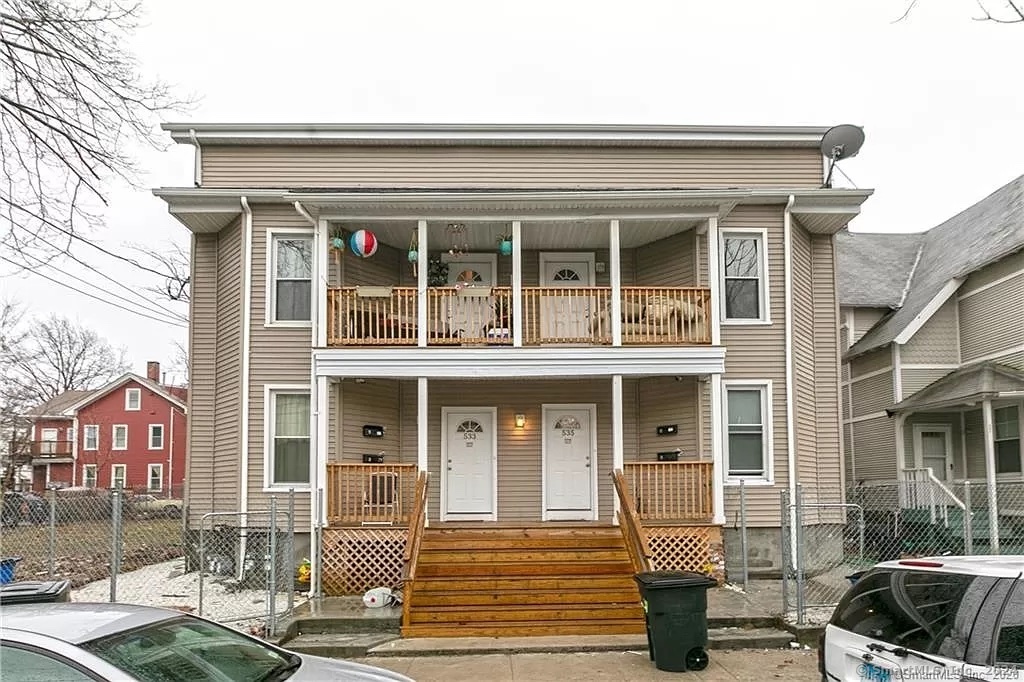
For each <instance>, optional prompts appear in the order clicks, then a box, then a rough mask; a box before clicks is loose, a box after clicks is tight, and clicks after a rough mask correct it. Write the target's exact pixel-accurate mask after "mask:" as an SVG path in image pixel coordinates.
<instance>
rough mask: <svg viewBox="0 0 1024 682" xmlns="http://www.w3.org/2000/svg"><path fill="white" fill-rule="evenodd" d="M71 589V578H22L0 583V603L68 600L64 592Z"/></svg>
mask: <svg viewBox="0 0 1024 682" xmlns="http://www.w3.org/2000/svg"><path fill="white" fill-rule="evenodd" d="M70 589H71V581H69V580H43V581H40V580H21V581H19V582H16V583H8V584H7V585H0V604H32V603H40V602H54V601H67V597H66V595H65V594H64V593H66V592H68V591H69V590H70Z"/></svg>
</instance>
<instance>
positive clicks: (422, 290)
mask: <svg viewBox="0 0 1024 682" xmlns="http://www.w3.org/2000/svg"><path fill="white" fill-rule="evenodd" d="M416 254H417V256H416V345H417V346H419V347H421V348H425V347H426V345H427V282H428V279H427V270H428V269H429V268H430V260H429V259H428V258H427V221H426V220H420V221H419V222H417V223H416Z"/></svg>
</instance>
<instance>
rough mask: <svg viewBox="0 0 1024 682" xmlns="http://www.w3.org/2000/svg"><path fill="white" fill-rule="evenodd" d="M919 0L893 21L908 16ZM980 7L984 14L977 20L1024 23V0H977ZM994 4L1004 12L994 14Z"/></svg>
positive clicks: (897, 21) (909, 5) (910, 3)
mask: <svg viewBox="0 0 1024 682" xmlns="http://www.w3.org/2000/svg"><path fill="white" fill-rule="evenodd" d="M918 1H919V0H910V2H909V3H908V4H907V9H906V10H905V11H904V12H903V14H902V15H901V16H900V18H899V19H896V20H895V21H893V22H892V23H894V24H896V23H899V22H901V21H903V20H904V19H906V18H907V17H908V16H910V13H911V12H912V11H913V10H914V8H915V7H916V6H917V3H918ZM975 2H976V3H977V4H978V7H979V8H980V9H981V14H982V16H980V17H973V19H974V20H975V21H991V22H993V23H996V24H1020V23H1024V0H998V2H993V1H988V2H986V0H975ZM992 5H1002V9H1001V10H1000V11H1001V12H1003V13H1004V14H993V13H992V11H991V10H989V7H990V6H992Z"/></svg>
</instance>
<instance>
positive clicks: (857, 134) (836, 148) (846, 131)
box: [821, 123, 864, 187]
mask: <svg viewBox="0 0 1024 682" xmlns="http://www.w3.org/2000/svg"><path fill="white" fill-rule="evenodd" d="M863 144H864V129H863V128H861V127H860V126H855V125H851V124H849V123H844V124H842V125H837V126H834V127H832V128H829V129H828V131H827V132H826V133H825V136H824V137H822V138H821V154H822V156H824V157H825V158H826V159H828V160H829V164H828V177H826V178H825V187H831V186H832V171H833V170H834V169H835V166H836V161H840V160H842V159H848V158H850V157H851V156H857V152H859V151H860V148H861V146H862V145H863Z"/></svg>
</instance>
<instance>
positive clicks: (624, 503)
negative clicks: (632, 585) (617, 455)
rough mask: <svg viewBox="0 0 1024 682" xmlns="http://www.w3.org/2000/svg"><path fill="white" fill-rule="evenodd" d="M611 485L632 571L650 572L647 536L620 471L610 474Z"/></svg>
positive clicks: (652, 564)
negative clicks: (616, 501)
mask: <svg viewBox="0 0 1024 682" xmlns="http://www.w3.org/2000/svg"><path fill="white" fill-rule="evenodd" d="M612 483H613V484H614V485H615V494H616V495H617V496H618V498H619V514H618V517H619V528H620V529H621V530H622V539H623V541H625V543H626V551H627V552H629V559H630V561H631V562H632V563H633V571H634V572H635V573H640V572H643V571H652V570H654V561H653V559H652V556H653V555H652V554H651V546H650V544H649V543H648V542H647V534H646V533H645V532H644V527H643V524H642V523H641V522H640V517H639V516H638V515H637V513H636V507H635V505H634V502H633V496H632V495H630V492H629V485H628V484H627V483H626V478H625V477H624V476H623V475H622V471H621V470H620V469H616V470H615V471H613V472H612Z"/></svg>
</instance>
